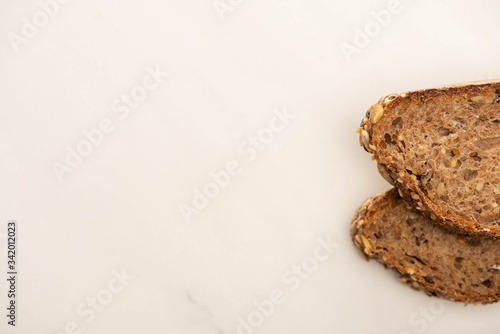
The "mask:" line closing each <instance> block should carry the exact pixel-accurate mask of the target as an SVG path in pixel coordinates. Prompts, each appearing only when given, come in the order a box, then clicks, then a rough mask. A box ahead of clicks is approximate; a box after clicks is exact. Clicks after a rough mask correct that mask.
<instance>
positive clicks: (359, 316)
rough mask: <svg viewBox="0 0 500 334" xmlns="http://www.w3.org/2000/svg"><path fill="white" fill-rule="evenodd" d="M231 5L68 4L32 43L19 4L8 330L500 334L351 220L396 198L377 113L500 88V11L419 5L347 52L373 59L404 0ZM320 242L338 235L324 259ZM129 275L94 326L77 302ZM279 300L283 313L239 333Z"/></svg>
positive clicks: (13, 13) (483, 311)
mask: <svg viewBox="0 0 500 334" xmlns="http://www.w3.org/2000/svg"><path fill="white" fill-rule="evenodd" d="M227 1H229V0H227ZM229 2H230V3H232V5H229V6H231V10H227V11H225V12H224V13H218V12H217V10H216V9H215V8H214V3H213V2H212V1H193V0H191V1H186V0H182V1H181V0H178V1H174V0H164V1H159V0H157V1H141V2H139V1H123V0H122V1H118V0H107V1H92V0H90V1H89V0H86V1H83V0H72V1H70V2H69V3H67V4H64V5H60V6H59V7H60V8H59V9H58V10H57V11H56V12H55V14H54V17H50V19H49V20H48V22H45V23H46V24H42V26H41V27H40V28H37V29H38V32H37V33H34V34H33V36H31V37H30V38H27V39H26V40H25V41H24V42H23V43H22V44H20V45H18V46H17V48H16V47H14V45H13V43H12V42H11V39H12V38H13V37H12V36H13V35H12V34H16V35H18V36H22V29H23V25H25V22H26V21H23V18H24V17H25V18H27V19H28V20H29V21H33V16H34V15H36V14H37V13H39V12H40V11H41V6H40V4H39V3H38V2H37V1H34V0H26V1H14V0H2V1H1V4H0V16H1V19H0V36H1V37H2V38H1V39H0V51H1V52H0V79H1V80H0V153H1V154H0V189H1V191H0V223H1V225H0V233H1V235H0V248H1V250H2V251H1V260H0V264H1V268H2V271H1V272H2V274H1V277H2V280H1V281H2V283H1V284H0V288H1V291H0V304H1V305H2V306H1V309H2V310H4V311H2V312H1V313H2V314H1V316H0V319H2V320H1V324H0V328H1V332H2V333H23V334H24V333H26V334H28V333H29V334H31V333H47V334H49V333H53V334H56V333H58V334H59V333H64V332H65V327H66V326H68V324H70V325H69V327H71V326H72V325H71V323H73V322H74V323H75V324H76V325H77V326H78V327H77V328H78V330H74V331H72V330H69V331H66V333H93V334H100V333H151V334H156V333H185V334H195V333H204V334H205V333H206V334H212V333H214V334H215V333H217V334H222V333H230V334H233V333H238V332H240V333H251V332H255V333H262V334H265V333H288V334H295V333H297V334H301V333H384V334H387V333H394V334H402V333H410V334H413V333H428V334H431V333H454V334H460V333H471V332H474V333H482V334H489V333H498V330H499V328H500V324H499V321H498V312H499V311H500V305H490V306H482V305H480V306H475V307H474V306H467V307H464V306H463V305H462V304H460V303H451V302H446V301H444V302H437V301H438V300H437V299H433V298H429V297H427V296H425V295H424V294H422V293H420V292H416V291H413V290H412V289H410V288H408V287H406V286H403V285H401V284H400V283H398V281H397V279H396V277H395V275H394V274H393V273H392V272H388V271H385V270H384V269H383V267H382V266H380V265H379V264H377V263H375V262H369V263H367V262H365V261H364V260H363V259H362V258H361V256H360V255H359V254H358V252H357V251H356V249H355V248H354V247H353V246H352V243H351V240H350V238H349V234H348V229H349V223H350V219H351V217H352V215H353V213H354V211H355V210H356V208H357V207H358V206H359V205H360V204H361V203H362V202H363V201H364V200H365V199H366V198H367V197H369V196H372V195H374V194H375V193H377V192H378V191H381V190H383V189H385V188H386V187H387V186H388V185H387V184H386V183H385V181H384V180H383V179H382V178H381V177H380V176H379V175H378V173H377V170H376V166H375V163H374V162H373V161H371V160H370V156H369V155H368V154H366V153H365V152H364V151H363V150H362V149H361V148H360V147H359V143H358V138H357V135H356V134H355V132H354V129H355V128H356V127H357V126H359V122H360V120H361V118H362V117H363V115H364V113H365V111H366V109H367V108H368V107H369V106H370V105H371V104H372V103H374V102H376V101H377V100H378V98H379V97H381V96H383V95H386V94H390V93H397V92H402V91H408V90H413V89H420V88H429V87H432V86H437V85H442V84H449V83H455V82H461V81H471V80H479V79H488V78H495V77H498V76H499V74H500V73H499V70H498V59H499V47H498V45H499V34H498V32H499V28H500V23H499V20H498V12H499V10H500V3H498V2H497V1H493V0H491V1H485V0H483V1H474V2H472V1H452V0H449V1H435V0H434V1H430V0H429V1H426V0H424V1H416V0H415V1H401V3H400V4H399V6H397V13H393V14H391V17H390V18H387V17H386V21H385V22H386V23H387V24H385V26H383V27H381V28H380V24H379V25H378V27H379V28H380V30H379V31H377V30H373V31H371V35H372V36H371V37H369V41H368V42H366V41H365V42H366V44H367V45H361V44H359V41H357V43H358V46H359V47H358V50H357V51H358V53H355V54H352V55H351V57H346V56H345V55H344V54H343V52H342V50H341V45H344V46H345V44H342V43H346V44H350V45H352V46H353V47H357V46H356V44H355V41H354V39H355V37H356V35H357V34H359V32H358V30H357V29H361V30H363V29H365V28H366V27H372V28H373V29H376V27H377V24H378V23H376V22H377V21H376V20H375V18H374V16H373V11H374V12H376V13H380V11H385V10H387V9H388V6H389V5H388V3H389V2H388V1H368V0H366V1H360V0H359V1H353V0H345V1H344V0H337V1H334V0H315V1H305V0H270V1H250V0H242V1H239V2H238V1H236V0H232V1H229ZM223 3H226V2H223ZM39 19H40V18H39ZM41 19H42V23H44V22H43V15H42V16H41ZM374 24H375V25H374ZM9 36H10V37H9ZM148 67H151V68H155V67H160V68H161V70H162V71H164V72H168V73H169V76H168V78H164V80H163V82H162V83H161V84H159V86H158V87H157V88H156V89H155V90H153V91H151V92H149V94H148V96H147V98H146V99H145V100H144V101H143V102H141V103H140V105H139V106H138V107H137V108H136V109H134V110H131V112H130V115H129V116H128V117H127V118H126V119H120V118H119V114H116V113H114V112H113V108H112V104H113V103H114V102H115V101H116V100H117V99H120V97H121V95H122V94H129V93H130V92H131V90H133V89H134V88H137V86H138V85H139V84H141V83H142V80H143V78H144V77H145V76H146V75H147V73H148V72H147V68H148ZM284 108H286V110H287V111H288V112H289V113H290V114H293V115H294V117H295V118H294V119H293V120H291V121H290V122H289V124H287V125H286V127H284V129H283V130H282V131H281V132H279V133H274V138H273V139H272V140H271V141H270V142H269V144H268V145H267V146H266V147H265V149H263V150H262V151H257V153H256V155H255V157H254V158H253V159H251V161H247V158H249V155H245V154H241V152H240V151H239V150H238V147H240V145H247V144H248V137H249V136H255V135H256V134H259V132H261V131H263V129H265V128H268V127H269V122H270V121H271V120H272V119H273V115H274V112H275V111H276V110H278V111H283V109H284ZM106 118H109V119H110V120H111V121H112V122H113V125H114V131H113V132H112V133H109V134H106V135H105V136H104V138H103V139H102V142H101V143H100V144H99V145H98V146H95V147H93V149H92V152H91V153H90V154H89V155H88V156H86V157H83V159H82V161H81V162H80V164H79V165H78V166H76V167H75V168H73V169H72V171H71V172H68V173H65V174H64V175H63V176H62V180H60V179H59V178H58V177H57V175H56V173H55V171H54V169H53V166H54V163H61V164H65V159H66V155H67V147H68V146H69V147H72V148H73V149H74V148H76V147H77V145H78V144H79V143H80V142H81V141H82V140H85V137H84V135H83V134H82V131H83V130H90V129H95V128H97V127H98V125H99V122H100V121H101V120H103V119H106ZM264 131H266V130H264ZM267 133H268V134H269V132H267ZM248 147H249V146H248ZM232 160H235V161H237V162H238V163H239V165H240V169H241V172H240V173H239V174H238V175H235V176H232V177H231V179H230V181H229V185H227V186H226V187H225V188H224V189H221V190H220V192H219V194H218V195H217V196H215V197H214V198H213V199H209V203H208V205H206V207H205V208H204V209H202V210H199V214H197V215H192V216H191V217H190V219H189V222H186V220H185V219H184V218H183V216H182V214H181V212H180V209H179V208H180V206H181V205H186V206H193V200H194V198H195V195H194V192H195V190H196V189H199V190H202V189H203V188H204V187H205V186H206V185H207V184H208V183H210V182H211V178H210V172H217V171H220V170H223V169H224V168H225V166H226V164H227V163H228V162H230V161H232ZM9 219H16V220H17V221H18V224H19V245H18V246H19V252H18V255H19V256H18V260H19V272H20V277H19V282H18V292H19V295H18V310H17V311H18V326H17V327H16V328H14V329H13V328H11V327H10V326H7V324H6V322H7V318H6V316H5V314H6V310H5V307H6V305H7V302H8V301H7V293H6V292H7V285H6V281H5V279H4V278H3V277H4V274H5V272H6V269H4V268H6V240H5V233H6V228H7V221H8V220H9ZM318 238H320V239H321V240H327V239H328V238H330V239H331V240H332V241H334V242H336V243H339V244H340V246H339V247H338V248H336V249H335V250H334V251H333V252H332V253H331V254H328V257H327V259H326V260H324V261H319V262H318V261H316V260H312V258H311V256H313V255H314V253H315V251H316V250H317V247H318V245H320V244H319V243H318ZM324 254H325V253H322V255H324ZM323 259H324V257H323ZM304 261H305V262H306V263H309V264H310V265H311V264H312V265H314V264H315V263H316V264H317V266H316V267H314V268H313V269H314V270H311V271H312V272H311V273H310V274H308V276H307V278H305V279H302V280H301V282H300V283H301V285H300V287H299V288H298V289H292V287H293V284H290V282H287V281H286V279H285V280H284V279H283V277H284V276H285V277H287V275H289V274H290V272H289V270H290V268H292V266H294V265H302V264H303V263H304ZM311 261H313V262H311ZM314 261H316V262H314ZM122 270H124V271H125V272H126V273H127V275H130V276H133V277H134V279H132V280H130V281H129V282H128V283H127V284H128V285H127V286H126V287H125V288H124V289H122V291H121V292H120V293H117V294H114V295H112V298H113V299H112V301H111V302H110V303H109V304H107V305H105V307H104V308H103V310H101V311H100V312H96V316H95V319H92V320H91V321H87V320H89V318H88V317H86V316H82V315H80V314H79V313H78V311H77V309H78V308H79V307H80V306H81V305H82V303H83V306H84V307H85V305H86V304H85V303H87V301H88V300H89V298H95V297H96V296H98V295H99V294H100V296H101V299H102V298H103V296H105V295H106V294H107V293H109V291H108V292H107V291H106V289H108V284H109V283H110V282H111V281H113V277H114V274H113V273H114V272H116V271H117V272H119V271H122ZM288 277H290V276H288ZM273 290H280V291H282V292H283V293H284V296H285V300H284V302H283V303H281V304H279V305H274V306H273V308H274V310H273V312H272V314H270V315H269V316H266V317H265V319H263V321H262V323H260V324H259V326H257V327H258V328H253V327H252V328H251V329H250V330H248V328H247V329H246V331H244V330H243V331H242V330H240V331H238V324H239V320H238V319H239V318H241V319H248V317H249V316H250V315H251V314H252V312H255V311H256V307H255V306H254V302H255V301H259V302H261V301H263V300H265V299H269V298H270V295H271V292H272V291H273ZM108 296H109V295H108ZM4 305H5V307H4ZM254 316H255V314H254Z"/></svg>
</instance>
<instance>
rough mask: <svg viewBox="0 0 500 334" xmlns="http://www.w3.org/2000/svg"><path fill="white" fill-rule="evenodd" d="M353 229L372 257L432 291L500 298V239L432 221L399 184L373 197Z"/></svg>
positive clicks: (472, 298) (456, 297)
mask: <svg viewBox="0 0 500 334" xmlns="http://www.w3.org/2000/svg"><path fill="white" fill-rule="evenodd" d="M350 232H351V237H352V240H353V242H354V245H355V246H356V247H357V248H358V249H359V250H360V252H361V254H362V255H363V256H364V257H365V258H366V259H376V260H377V261H378V262H380V263H382V264H384V266H386V267H389V268H391V269H393V270H395V271H396V272H397V273H398V274H399V276H400V280H401V281H402V282H403V283H405V284H407V285H409V286H412V287H413V288H416V289H418V290H420V291H422V292H424V293H426V294H428V295H430V296H437V297H441V298H445V299H449V300H453V301H460V302H464V303H473V304H478V303H483V304H488V303H494V302H496V301H498V300H499V299H500V270H499V269H500V266H499V265H500V242H499V241H498V240H494V239H487V238H477V237H464V236H460V235H456V234H453V233H449V232H448V231H446V230H444V229H442V228H441V227H439V226H436V225H434V224H431V223H430V221H429V219H428V218H426V217H425V216H423V215H422V214H421V213H419V212H418V211H417V210H415V209H414V208H412V207H411V206H409V205H408V204H407V203H406V202H405V201H403V200H402V199H401V198H400V196H399V195H398V191H397V189H396V188H392V189H390V190H387V191H386V192H384V193H382V194H379V195H377V196H375V197H373V198H370V199H368V200H367V201H366V202H365V203H364V204H363V205H362V206H361V207H360V208H359V209H358V211H357V212H356V214H355V216H354V218H353V220H352V222H351V230H350Z"/></svg>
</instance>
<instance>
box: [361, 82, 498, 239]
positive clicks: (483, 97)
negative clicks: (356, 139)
mask: <svg viewBox="0 0 500 334" xmlns="http://www.w3.org/2000/svg"><path fill="white" fill-rule="evenodd" d="M499 95H500V80H491V81H480V82H473V83H464V84H457V85H452V86H444V87H438V88H432V89H426V90H419V91H413V92H407V93H402V94H396V95H389V96H386V97H383V98H381V99H380V100H379V102H378V103H375V104H374V105H372V106H371V107H370V109H369V110H368V112H367V113H366V117H365V118H364V119H363V121H362V123H361V128H360V129H358V132H359V135H360V143H361V145H362V146H363V147H364V148H365V150H366V151H368V152H369V153H372V154H374V156H375V159H376V160H377V162H378V167H379V171H380V173H381V174H382V176H384V178H385V179H386V180H387V181H389V182H390V183H391V184H392V185H395V186H396V187H398V188H399V190H400V194H401V196H403V197H404V198H405V199H406V200H407V201H409V202H411V203H412V205H413V206H414V207H415V208H417V209H418V210H420V211H422V212H423V213H424V214H426V215H428V216H429V217H430V218H431V219H432V220H433V221H434V222H435V223H436V224H439V225H442V226H444V227H446V228H448V229H449V230H452V231H454V232H457V233H461V234H467V235H476V236H485V237H492V238H500V164H499V163H500V97H499Z"/></svg>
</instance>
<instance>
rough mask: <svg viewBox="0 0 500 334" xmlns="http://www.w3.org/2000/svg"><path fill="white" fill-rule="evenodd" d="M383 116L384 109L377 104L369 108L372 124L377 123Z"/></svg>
mask: <svg viewBox="0 0 500 334" xmlns="http://www.w3.org/2000/svg"><path fill="white" fill-rule="evenodd" d="M383 114H384V108H383V107H382V106H381V105H380V104H379V103H375V104H374V105H372V106H371V107H370V121H372V123H373V124H375V123H377V122H378V121H379V120H380V118H381V117H382V115H383Z"/></svg>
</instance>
